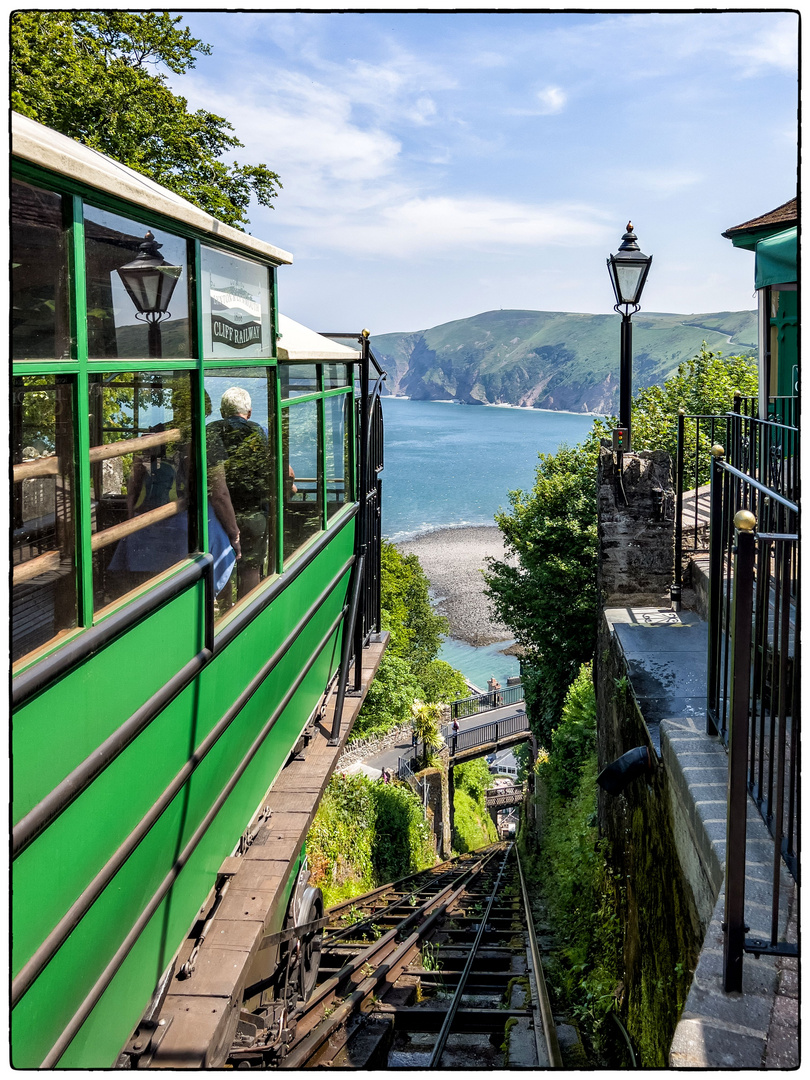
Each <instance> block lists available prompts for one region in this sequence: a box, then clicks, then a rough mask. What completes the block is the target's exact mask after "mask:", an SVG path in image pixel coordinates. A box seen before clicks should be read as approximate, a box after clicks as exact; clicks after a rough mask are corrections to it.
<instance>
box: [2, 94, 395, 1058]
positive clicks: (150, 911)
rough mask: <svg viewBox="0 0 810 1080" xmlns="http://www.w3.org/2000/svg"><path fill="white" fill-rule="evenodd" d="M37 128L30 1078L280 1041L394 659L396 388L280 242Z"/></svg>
mask: <svg viewBox="0 0 810 1080" xmlns="http://www.w3.org/2000/svg"><path fill="white" fill-rule="evenodd" d="M12 136H13V158H12V181H11V231H12V236H11V240H12V275H11V304H12V312H11V322H12V332H11V346H12V376H11V380H12V382H11V398H10V400H11V405H10V421H11V423H10V427H11V457H12V469H11V473H12V475H11V511H10V548H11V558H12V570H11V614H12V619H11V654H12V704H13V716H12V824H13V835H12V899H13V908H12V938H13V954H12V989H11V1008H12V1043H11V1046H12V1062H13V1064H14V1066H16V1067H18V1068H43V1067H44V1068H48V1067H60V1068H71V1067H72V1068H88V1067H89V1068H93V1067H97V1068H98V1067H100V1068H109V1067H113V1066H119V1067H137V1066H141V1067H143V1066H148V1065H152V1066H155V1067H158V1066H161V1065H163V1066H166V1067H188V1068H194V1067H201V1066H218V1065H225V1064H227V1063H228V1055H229V1053H230V1051H231V1048H232V1047H233V1046H234V1045H242V1046H244V1045H245V1041H246V1040H249V1039H250V1038H251V1033H253V1034H254V1035H255V1032H256V1030H257V1029H262V1031H263V1042H264V1045H265V1046H269V1047H272V1046H276V1047H277V1048H278V1050H279V1055H283V1049H284V1044H285V1041H286V1040H289V1038H290V1029H291V1024H292V1020H291V1017H292V1015H293V1011H294V1006H295V1003H296V1001H300V1000H301V999H302V998H305V997H306V995H307V993H308V992H309V991H310V990H311V988H312V986H313V985H314V979H315V974H316V972H317V960H318V934H317V927H318V919H319V917H320V916H321V914H322V900H321V897H320V893H319V890H318V889H316V888H314V887H313V885H312V884H311V883H310V882H309V880H308V877H309V875H308V872H307V867H306V856H305V850H304V842H305V838H306V832H307V829H308V826H309V824H310V822H311V820H312V816H313V815H314V812H315V809H316V807H317V803H318V800H319V798H320V794H321V793H322V790H323V787H324V786H325V784H326V782H327V780H328V776H329V775H330V772H331V771H332V769H333V768H334V766H335V763H336V760H337V757H338V755H339V753H340V749H341V746H342V744H343V743H344V742H345V739H346V736H347V734H348V730H349V727H350V724H351V722H352V720H353V717H354V715H356V712H357V710H358V709H359V707H360V704H361V703H362V699H363V696H364V693H365V689H366V687H367V685H368V682H369V680H370V679H371V678H372V677H373V674H374V671H375V670H376V665H377V664H378V663H379V659H380V656H381V654H382V651H383V649H384V647H385V642H386V635H385V634H383V633H381V632H380V621H379V620H380V616H379V549H380V497H381V479H380V472H381V469H382V464H383V461H382V412H381V406H380V391H381V385H382V379H383V378H384V374H383V372H382V371H381V370H380V368H379V366H378V364H377V362H376V360H375V358H374V355H373V352H372V350H371V347H370V343H369V337H368V333H367V332H366V331H363V332H361V333H355V334H331V335H330V334H326V335H319V334H316V333H314V332H312V331H310V330H308V329H306V328H305V327H302V326H300V325H298V324H297V323H294V322H293V321H292V320H290V319H286V318H285V317H284V316H283V315H279V314H278V310H277V301H276V275H277V270H278V268H279V267H280V266H283V265H285V264H289V263H290V262H291V261H292V258H291V256H290V255H288V254H287V253H286V252H284V251H282V250H280V249H278V248H275V247H273V246H271V245H270V244H267V243H264V242H263V241H260V240H258V239H256V238H254V237H252V236H249V235H246V234H244V233H241V232H239V231H238V230H236V229H233V228H231V227H229V226H226V225H224V224H222V223H221V222H219V221H217V220H216V219H214V218H212V217H210V216H209V215H207V214H205V213H203V212H202V211H201V210H199V209H198V208H197V207H195V206H193V205H191V204H190V203H188V202H186V201H185V200H183V199H181V198H179V197H178V196H177V195H175V194H173V193H172V192H170V191H168V190H166V189H164V188H162V187H160V186H159V185H157V184H155V183H153V182H152V181H150V180H149V179H147V178H145V177H143V176H141V175H139V174H138V173H136V172H134V171H132V170H130V169H128V168H126V167H124V166H122V165H120V164H119V163H117V162H115V161H113V160H111V159H110V158H107V157H105V156H104V155H102V154H99V153H97V152H95V151H93V150H91V149H88V148H86V147H84V146H82V145H80V144H79V143H77V142H75V141H73V140H71V139H68V138H66V137H64V136H62V135H60V134H58V133H56V132H53V131H51V130H49V129H47V128H44V127H42V126H41V125H39V124H37V123H34V122H33V121H31V120H29V119H27V118H24V117H21V116H17V115H14V116H13V119H12ZM338 329H341V328H338Z"/></svg>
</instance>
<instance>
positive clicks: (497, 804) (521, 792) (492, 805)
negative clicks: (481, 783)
mask: <svg viewBox="0 0 810 1080" xmlns="http://www.w3.org/2000/svg"><path fill="white" fill-rule="evenodd" d="M525 795H526V785H525V784H509V786H508V787H507V786H506V785H504V786H503V787H495V788H490V789H489V790H488V791H487V810H506V809H507V808H508V807H510V806H519V805H520V804H521V803H522V802H523V799H524V796H525Z"/></svg>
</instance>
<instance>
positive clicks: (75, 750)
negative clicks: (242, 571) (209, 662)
mask: <svg viewBox="0 0 810 1080" xmlns="http://www.w3.org/2000/svg"><path fill="white" fill-rule="evenodd" d="M203 603H204V586H203V584H202V582H199V583H198V584H196V585H194V586H192V587H191V588H189V589H187V590H185V591H184V592H183V593H182V594H181V595H180V596H178V597H176V598H175V599H174V600H172V601H171V602H170V603H168V604H166V605H165V606H164V607H162V608H161V609H160V610H159V611H157V612H155V614H154V615H152V616H151V617H150V618H149V619H145V620H144V621H143V622H140V623H138V624H136V625H135V626H133V627H132V629H131V630H129V631H127V633H125V634H123V635H122V636H121V637H119V638H117V639H116V640H115V641H113V642H111V643H110V644H109V645H108V646H107V647H106V648H105V649H104V650H103V651H102V652H101V653H99V654H98V655H97V656H95V657H92V658H91V659H90V660H89V661H87V662H85V663H84V664H82V665H81V666H80V667H78V668H76V669H75V670H74V671H72V672H71V673H70V674H68V675H66V676H65V677H64V678H63V679H61V680H60V681H59V682H58V683H56V684H54V685H53V686H51V687H50V688H48V689H47V690H45V691H43V692H42V693H41V694H39V695H38V696H37V697H36V698H34V699H32V700H31V701H30V702H29V703H28V704H27V705H25V706H24V707H23V708H22V709H20V711H19V712H18V713H17V714H16V715H15V717H14V723H13V726H12V753H13V763H14V804H13V819H14V821H19V819H20V818H21V817H23V816H24V815H25V814H26V813H28V811H29V810H30V809H31V808H32V807H33V806H35V805H36V804H37V803H38V802H39V801H40V800H41V799H42V798H44V796H45V795H47V793H48V792H49V791H51V790H52V788H54V787H55V786H56V784H58V783H59V782H60V781H61V780H63V779H64V777H65V776H66V775H67V774H68V773H69V772H70V771H71V770H72V769H74V768H75V767H76V766H77V765H79V764H80V763H81V762H82V761H84V760H85V758H87V757H88V756H89V755H90V754H91V753H92V752H93V751H94V750H95V749H96V748H97V747H98V746H99V745H100V744H101V743H102V742H103V741H104V740H105V739H106V738H107V737H108V736H109V735H111V734H112V733H113V732H114V731H115V730H116V729H117V728H118V727H119V726H120V725H121V724H122V723H123V722H124V721H125V720H126V719H127V718H128V717H129V716H131V715H132V713H134V712H135V711H136V710H137V709H139V708H140V706H141V705H143V703H144V702H145V701H147V700H148V699H149V698H150V697H151V696H152V694H154V693H156V692H157V691H158V690H159V689H160V688H161V687H162V686H163V685H164V684H165V683H166V682H168V680H169V679H170V678H171V677H172V676H173V675H175V674H176V672H177V671H179V670H180V668H181V667H182V666H183V665H184V664H185V663H187V662H188V660H190V659H191V657H192V656H194V655H195V654H196V653H197V652H198V651H199V649H200V648H201V647H202V640H203V638H202V634H203V628H202V622H203Z"/></svg>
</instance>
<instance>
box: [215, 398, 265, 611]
mask: <svg viewBox="0 0 810 1080" xmlns="http://www.w3.org/2000/svg"><path fill="white" fill-rule="evenodd" d="M219 411H220V413H221V414H222V419H221V420H215V421H214V422H213V423H212V424H209V425H208V428H207V432H208V433H209V435H215V436H216V437H217V438H218V439H219V440H220V442H221V444H222V447H223V448H224V451H225V454H226V459H225V477H226V479H227V483H228V490H229V492H230V495H231V501H232V502H233V508H234V512H235V514H236V522H237V525H238V526H239V538H240V542H241V556H242V557H241V559H240V560H239V562H238V564H237V571H236V575H237V577H236V582H237V589H236V593H237V598H241V597H242V596H245V595H246V594H247V593H249V592H251V591H252V590H253V589H255V588H256V586H257V585H258V584H259V582H260V581H261V579H262V577H263V571H264V566H265V559H266V558H267V540H268V516H269V509H270V507H269V502H268V497H267V496H268V491H269V490H270V487H269V483H270V458H269V443H268V439H267V434H266V432H265V431H264V429H263V428H262V427H261V425H260V424H257V423H256V422H255V421H253V420H251V419H250V416H251V411H252V404H251V400H250V394H249V393H248V392H247V390H243V389H242V387H239V386H232V387H230V388H229V389H228V390H226V391H225V393H224V394H223V395H222V398H221V400H220V406H219Z"/></svg>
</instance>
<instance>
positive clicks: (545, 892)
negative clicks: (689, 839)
mask: <svg viewBox="0 0 810 1080" xmlns="http://www.w3.org/2000/svg"><path fill="white" fill-rule="evenodd" d="M595 716H596V702H595V695H594V688H593V682H592V679H591V670H590V665H589V664H585V665H583V666H582V668H581V669H580V672H579V674H578V676H577V678H576V679H575V681H574V683H573V684H572V685H571V687H570V690H569V692H568V694H567V695H566V699H565V705H564V708H563V714H562V717H561V720H560V724H559V725H558V727H557V728H556V730H555V731H554V733H553V735H552V739H551V749H550V751H548V752H547V753H545V754H543V755H542V756H541V757H540V760H539V762H538V767H537V780H538V784H537V787H538V791H539V793H540V794H539V796H538V797H539V798H540V799H541V802H542V803H543V811H544V812H543V828H542V836H541V839H540V844H539V845H538V848H537V849H536V850H525V845H526V838H525V837H523V838H522V844H523V845H524V850H525V855H526V859H527V862H528V865H529V867H530V868H531V869H530V876H531V878H532V882H533V884H535V885H536V886H537V888H538V890H539V891H540V893H541V894H542V896H543V900H544V902H545V906H546V912H547V917H548V920H549V923H550V924H551V927H552V929H553V931H554V938H555V942H556V946H557V947H556V949H555V950H554V953H553V955H552V957H551V959H550V962H549V966H548V970H547V972H546V976H547V981H548V984H549V989H550V991H551V993H552V997H553V999H554V1007H555V1009H560V1010H561V1011H566V1012H568V1013H569V1015H571V1016H572V1017H573V1018H574V1019H576V1021H577V1023H578V1024H579V1026H580V1029H581V1030H582V1033H583V1034H584V1035H585V1037H586V1038H587V1040H588V1041H589V1042H590V1043H591V1046H592V1048H593V1052H594V1054H595V1056H596V1057H597V1058H600V1057H603V1056H604V1053H605V1050H606V1046H607V1044H608V1041H609V1040H610V1038H611V1035H610V1033H609V1032H608V1030H607V1028H606V1025H607V1015H608V1013H610V1012H611V1011H614V1010H615V1009H616V1007H617V997H616V992H617V991H619V990H620V985H619V983H620V976H619V972H620V971H621V949H622V933H621V925H620V921H619V916H618V910H619V905H618V888H619V886H618V885H617V883H616V881H614V879H613V877H612V875H611V874H610V872H609V870H608V868H607V864H606V862H605V858H604V854H603V852H602V849H601V846H600V843H599V840H598V836H597V828H596V790H597V789H596V773H597V763H596V739H595V734H596V727H595Z"/></svg>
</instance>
